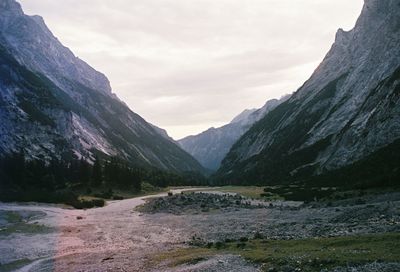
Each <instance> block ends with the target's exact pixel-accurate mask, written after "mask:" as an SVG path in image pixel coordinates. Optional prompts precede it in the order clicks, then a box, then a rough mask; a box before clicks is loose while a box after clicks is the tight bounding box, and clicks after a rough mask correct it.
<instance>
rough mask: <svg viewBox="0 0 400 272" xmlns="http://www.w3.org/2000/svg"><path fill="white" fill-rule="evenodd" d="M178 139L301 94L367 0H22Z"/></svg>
mask: <svg viewBox="0 0 400 272" xmlns="http://www.w3.org/2000/svg"><path fill="white" fill-rule="evenodd" d="M20 2H21V4H22V7H23V9H24V11H25V12H26V13H27V14H30V15H33V14H39V15H41V16H42V17H44V19H45V21H46V23H47V25H48V26H49V28H50V29H51V30H52V32H53V33H54V34H55V35H56V36H57V37H58V38H59V40H61V42H62V43H63V44H64V45H66V46H67V47H69V48H70V49H72V51H73V52H74V53H75V54H76V55H77V56H79V57H80V58H82V59H83V60H85V61H87V62H88V63H89V64H90V65H91V66H93V67H95V68H96V69H97V70H99V71H101V72H103V73H105V74H106V75H107V77H108V78H109V79H110V81H111V85H112V87H113V90H114V92H115V93H116V94H117V95H118V96H119V97H120V98H121V99H122V100H124V101H125V102H126V103H127V104H128V105H129V106H130V108H131V109H132V110H133V111H135V112H137V113H139V114H140V115H141V116H143V117H144V118H145V119H146V120H147V121H149V122H151V123H153V124H156V125H158V126H160V127H162V128H165V129H167V131H168V133H169V134H170V135H171V136H172V137H174V138H175V139H179V138H181V137H184V136H187V135H190V134H196V133H199V132H201V131H203V130H205V129H207V128H209V127H211V126H214V127H217V126H220V125H223V124H225V123H227V122H229V121H230V120H231V119H232V118H233V117H234V116H235V115H237V114H238V113H240V112H241V111H243V110H244V109H246V108H255V107H261V106H262V105H263V104H264V103H265V102H266V101H267V100H268V99H271V98H277V97H280V96H281V95H283V94H286V93H292V92H293V91H295V90H296V89H297V88H298V87H299V86H300V85H301V84H302V83H303V82H304V81H305V80H306V79H307V78H308V77H309V76H310V75H311V73H312V71H313V70H314V69H315V68H316V66H317V65H318V63H319V62H320V61H321V60H322V58H323V57H324V55H325V53H326V52H327V51H328V50H329V48H330V46H331V44H332V43H333V41H334V36H335V32H336V30H337V29H338V28H343V29H345V30H349V29H351V28H352V27H353V26H354V23H355V21H356V19H357V17H358V15H359V14H360V11H361V8H362V3H363V1H362V0H249V1H243V0H96V1H94V0H63V1H54V0H20Z"/></svg>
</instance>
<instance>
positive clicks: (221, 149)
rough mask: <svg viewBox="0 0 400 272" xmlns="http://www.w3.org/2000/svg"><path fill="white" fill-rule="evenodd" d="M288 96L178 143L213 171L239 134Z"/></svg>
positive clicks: (244, 112) (245, 112) (246, 111)
mask: <svg viewBox="0 0 400 272" xmlns="http://www.w3.org/2000/svg"><path fill="white" fill-rule="evenodd" d="M288 98H289V96H285V97H282V98H281V99H279V100H277V99H272V100H269V101H268V102H267V103H265V105H264V106H263V107H262V108H260V109H251V110H245V111H243V112H242V113H240V114H239V115H238V116H236V117H235V118H234V119H233V120H232V121H231V122H230V123H229V124H227V125H225V126H222V127H219V128H210V129H208V130H206V131H204V132H202V133H200V134H198V135H193V136H188V137H185V138H183V139H181V140H179V141H178V143H179V144H180V146H181V147H182V148H183V149H184V150H186V151H187V152H188V153H189V154H191V155H192V156H193V157H194V158H196V159H197V160H198V161H199V162H200V163H201V164H202V165H203V166H204V167H205V168H207V169H210V170H213V171H215V170H217V169H218V167H219V166H220V164H221V161H222V159H223V158H224V157H225V156H226V154H227V153H228V152H229V149H230V148H231V147H232V145H233V144H234V143H235V142H236V141H237V140H238V139H239V138H240V136H242V135H243V134H244V133H245V132H246V131H247V130H248V129H249V128H250V127H251V126H252V125H253V124H254V123H255V122H257V121H258V120H260V119H261V118H262V117H264V115H265V114H267V113H268V112H269V111H271V110H272V109H274V108H275V107H276V106H277V105H279V104H280V103H282V102H283V101H285V100H287V99H288Z"/></svg>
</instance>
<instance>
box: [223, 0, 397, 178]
mask: <svg viewBox="0 0 400 272" xmlns="http://www.w3.org/2000/svg"><path fill="white" fill-rule="evenodd" d="M399 12H400V6H399V3H398V2H397V1H392V0H388V1H376V0H368V1H365V4H364V7H363V10H362V13H361V15H360V17H359V18H358V20H357V23H356V25H355V27H354V28H353V29H352V30H350V31H347V32H345V31H343V30H341V29H339V30H338V32H337V34H336V37H335V42H334V44H333V45H332V47H331V49H330V50H329V52H328V53H327V55H326V56H325V58H324V60H323V61H322V62H321V64H320V65H319V66H318V67H317V69H316V70H315V71H314V73H313V74H312V76H311V77H310V78H309V79H308V80H307V81H306V82H305V83H304V85H303V86H302V87H300V88H299V89H298V90H297V92H295V93H294V94H293V95H292V97H291V98H290V99H289V100H288V101H286V102H284V103H282V104H281V105H279V106H278V107H277V108H276V109H274V110H273V111H271V112H270V113H269V114H267V115H266V116H265V117H264V118H263V119H262V120H260V121H259V122H258V123H257V124H256V125H255V126H253V127H252V128H251V129H250V130H249V131H248V132H247V133H245V134H244V135H243V136H242V137H241V138H240V139H239V140H238V142H236V143H235V145H234V146H233V147H232V149H231V151H230V152H229V154H228V155H227V157H226V158H225V159H224V160H223V162H222V166H221V168H220V170H219V171H218V173H217V175H216V176H217V177H218V179H220V180H224V181H229V180H231V181H235V182H242V181H243V182H244V181H245V180H246V181H248V182H249V181H250V180H253V181H252V182H256V181H254V179H256V177H259V181H258V182H259V183H271V182H279V180H281V181H283V180H296V179H302V178H304V177H307V176H313V175H319V174H322V173H325V172H327V171H332V170H335V169H339V168H341V167H344V166H347V165H350V164H352V163H354V162H356V161H358V160H361V159H362V158H364V157H366V156H368V155H369V154H372V153H374V152H375V151H377V150H379V149H380V148H383V147H385V146H387V145H388V144H390V143H392V142H394V141H395V140H396V139H398V138H399V137H400V122H399V120H400V118H399V107H398V106H397V105H398V88H399V78H398V76H399V72H398V71H399V66H400V53H399V50H398V48H399V46H400V38H399V37H400V33H399V29H400V27H399V26H400V19H399V18H398V16H397V15H398V14H399ZM238 169H240V170H238ZM393 171H395V170H393Z"/></svg>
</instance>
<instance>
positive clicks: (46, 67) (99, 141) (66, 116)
mask: <svg viewBox="0 0 400 272" xmlns="http://www.w3.org/2000/svg"><path fill="white" fill-rule="evenodd" d="M0 90H1V92H0V106H1V107H0V120H1V123H0V155H5V154H8V153H11V152H18V151H20V150H23V151H24V153H25V155H26V156H27V157H28V158H34V159H44V160H51V159H52V158H58V159H61V158H64V159H70V158H77V159H80V158H85V159H86V160H88V161H90V160H92V159H93V158H94V155H96V154H99V153H100V154H104V155H107V156H118V157H121V158H123V159H125V160H127V161H129V162H131V163H132V164H135V165H138V166H143V167H147V166H152V167H157V168H159V169H162V170H168V171H173V172H186V171H197V172H202V171H203V168H202V167H201V165H200V164H199V163H198V162H197V161H196V160H195V159H194V158H193V157H191V156H190V155H189V154H188V153H186V152H185V151H184V150H182V149H181V148H180V147H179V146H178V145H177V144H176V143H175V142H173V141H172V140H171V139H170V138H169V137H168V136H167V134H166V132H165V131H163V130H161V129H159V128H157V127H155V126H153V125H151V124H149V123H147V122H146V121H145V120H144V119H143V118H141V117H140V116H139V115H137V114H136V113H134V112H132V111H131V110H130V109H129V108H128V107H127V106H126V104H125V103H123V102H122V101H120V100H119V99H118V98H117V97H116V95H114V94H113V93H112V91H111V87H110V84H109V81H108V79H107V78H106V77H105V76H104V75H103V74H101V73H99V72H97V71H96V70H95V69H93V68H92V67H90V66H89V65H88V64H87V63H85V62H84V61H82V60H80V59H79V58H77V57H76V56H75V55H74V54H73V53H72V52H71V51H70V50H69V49H68V48H66V47H64V46H63V45H62V44H61V43H60V42H59V41H58V40H57V39H56V38H55V37H54V36H53V34H52V33H51V32H50V30H49V29H48V28H47V27H46V25H45V23H44V21H43V19H42V18H41V17H39V16H27V15H25V14H24V13H23V11H22V9H21V6H20V5H19V4H18V3H17V2H16V1H14V0H1V1H0Z"/></svg>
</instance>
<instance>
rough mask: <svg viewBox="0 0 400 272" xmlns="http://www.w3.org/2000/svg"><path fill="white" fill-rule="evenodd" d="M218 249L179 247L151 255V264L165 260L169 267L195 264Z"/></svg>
mask: <svg viewBox="0 0 400 272" xmlns="http://www.w3.org/2000/svg"><path fill="white" fill-rule="evenodd" d="M217 252H218V250H216V249H213V248H202V247H190V248H179V249H176V250H173V251H168V252H163V253H160V254H158V255H155V256H153V258H152V260H151V261H150V262H151V263H152V265H155V264H159V263H164V262H167V263H168V265H169V266H170V267H175V266H178V265H182V264H195V263H198V262H200V261H203V260H205V259H207V258H208V257H211V256H213V255H215V254H216V253H217Z"/></svg>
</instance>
